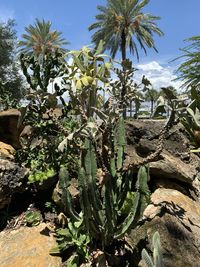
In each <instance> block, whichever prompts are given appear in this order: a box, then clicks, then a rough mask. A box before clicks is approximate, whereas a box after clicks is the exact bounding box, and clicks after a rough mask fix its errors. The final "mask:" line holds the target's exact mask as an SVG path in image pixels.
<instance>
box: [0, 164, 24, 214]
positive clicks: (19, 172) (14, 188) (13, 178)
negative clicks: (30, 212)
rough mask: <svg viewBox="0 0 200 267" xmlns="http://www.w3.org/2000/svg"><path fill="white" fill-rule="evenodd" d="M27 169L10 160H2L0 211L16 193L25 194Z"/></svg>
mask: <svg viewBox="0 0 200 267" xmlns="http://www.w3.org/2000/svg"><path fill="white" fill-rule="evenodd" d="M26 174H27V169H25V168H22V167H19V166H18V165H17V164H16V163H14V162H11V161H9V160H4V159H0V209H3V208H4V207H5V206H6V205H7V204H9V203H10V200H11V197H12V195H13V194H14V193H17V192H20V193H22V192H24V191H25V189H26V183H25V177H26Z"/></svg>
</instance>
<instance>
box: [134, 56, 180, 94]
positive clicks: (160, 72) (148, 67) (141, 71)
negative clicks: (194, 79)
mask: <svg viewBox="0 0 200 267" xmlns="http://www.w3.org/2000/svg"><path fill="white" fill-rule="evenodd" d="M136 68H137V69H138V71H136V73H135V79H136V80H137V81H139V82H141V78H142V76H143V75H145V76H146V78H148V79H149V80H150V81H151V83H152V85H153V87H154V88H155V89H160V88H161V87H167V86H170V85H171V86H174V87H175V88H176V89H179V88H180V87H181V84H182V83H181V81H179V80H175V79H176V78H177V76H176V74H175V73H174V70H175V69H174V68H173V67H172V66H162V65H161V64H159V63H158V62H157V61H151V62H148V63H146V64H138V65H137V66H136Z"/></svg>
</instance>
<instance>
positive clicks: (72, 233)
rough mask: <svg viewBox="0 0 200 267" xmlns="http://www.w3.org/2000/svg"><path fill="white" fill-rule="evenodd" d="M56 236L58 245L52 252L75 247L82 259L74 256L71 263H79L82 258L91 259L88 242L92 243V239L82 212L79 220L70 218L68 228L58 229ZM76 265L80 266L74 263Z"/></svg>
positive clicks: (60, 251)
mask: <svg viewBox="0 0 200 267" xmlns="http://www.w3.org/2000/svg"><path fill="white" fill-rule="evenodd" d="M56 237H57V242H58V246H57V247H55V248H52V249H51V251H50V253H51V254H52V255H57V254H60V253H63V252H64V251H66V250H67V249H68V248H70V247H74V248H75V250H76V252H77V254H78V257H80V259H79V258H74V257H73V259H72V258H71V259H70V264H72V263H73V264H78V263H79V262H80V261H81V258H82V259H84V260H87V259H89V247H88V244H89V243H90V239H89V236H88V235H87V234H86V233H85V231H84V227H83V219H81V214H80V220H79V221H76V222H72V221H71V220H69V222H68V224H67V228H64V229H62V228H61V229H58V230H56ZM68 263H69V261H68ZM68 266H71V265H68ZM72 266H73V265H72ZM74 266H79V265H74Z"/></svg>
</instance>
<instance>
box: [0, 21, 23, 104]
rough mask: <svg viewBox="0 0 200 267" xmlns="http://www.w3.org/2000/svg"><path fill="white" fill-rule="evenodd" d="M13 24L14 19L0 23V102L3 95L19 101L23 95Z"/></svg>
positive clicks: (3, 98)
mask: <svg viewBox="0 0 200 267" xmlns="http://www.w3.org/2000/svg"><path fill="white" fill-rule="evenodd" d="M14 26H15V21H14V20H8V21H7V22H6V23H0V94H1V102H2V101H3V102H4V100H5V97H6V98H7V100H8V98H10V99H13V100H15V101H19V99H21V97H22V95H23V80H22V77H21V75H20V74H19V68H18V64H17V60H16V46H17V36H16V31H15V29H14ZM7 100H6V101H7Z"/></svg>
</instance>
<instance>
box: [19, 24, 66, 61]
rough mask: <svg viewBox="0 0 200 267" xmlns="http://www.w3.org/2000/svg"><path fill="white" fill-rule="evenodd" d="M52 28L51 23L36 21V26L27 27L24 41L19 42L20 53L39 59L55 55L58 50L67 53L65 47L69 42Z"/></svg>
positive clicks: (23, 36)
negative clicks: (43, 56) (47, 55)
mask: <svg viewBox="0 0 200 267" xmlns="http://www.w3.org/2000/svg"><path fill="white" fill-rule="evenodd" d="M51 26H52V24H51V22H50V21H45V20H44V19H43V20H41V21H40V20H39V19H36V21H35V24H34V25H29V26H28V27H26V28H25V31H26V33H25V34H23V35H22V40H21V41H20V42H19V46H20V47H21V49H20V52H22V53H24V54H28V55H34V56H36V57H39V56H41V55H45V54H47V53H54V52H55V51H56V50H57V49H61V50H62V51H65V49H64V48H63V46H64V45H67V44H68V42H67V41H66V40H65V39H64V38H62V37H61V35H62V33H61V32H58V31H57V30H51Z"/></svg>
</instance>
